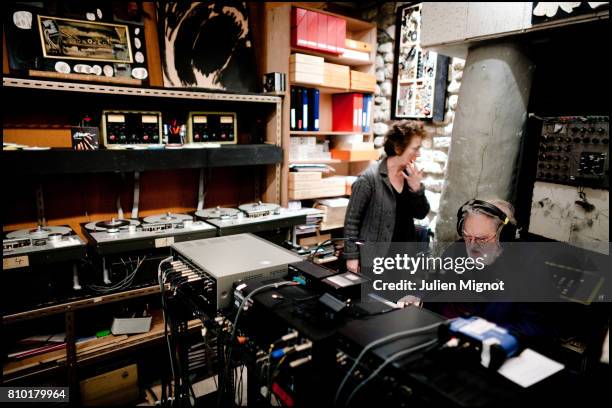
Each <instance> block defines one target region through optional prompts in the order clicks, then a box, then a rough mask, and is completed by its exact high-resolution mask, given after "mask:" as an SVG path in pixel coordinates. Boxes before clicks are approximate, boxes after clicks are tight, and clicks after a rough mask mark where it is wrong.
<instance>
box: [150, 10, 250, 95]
mask: <svg viewBox="0 0 612 408" xmlns="http://www.w3.org/2000/svg"><path fill="white" fill-rule="evenodd" d="M155 5H156V11H157V22H158V32H159V35H160V53H161V58H162V73H163V77H164V86H166V87H198V88H208V89H218V90H229V91H237V92H255V91H256V84H257V72H256V69H255V55H254V51H253V46H252V42H251V32H250V28H249V19H248V9H247V5H246V2H235V1H234V2H223V3H221V2H219V3H211V2H166V1H156V2H155Z"/></svg>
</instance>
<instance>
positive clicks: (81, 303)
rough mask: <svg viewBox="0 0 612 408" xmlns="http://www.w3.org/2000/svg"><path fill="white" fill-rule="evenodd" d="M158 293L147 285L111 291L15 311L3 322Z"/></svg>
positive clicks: (155, 288) (12, 321) (5, 317)
mask: <svg viewBox="0 0 612 408" xmlns="http://www.w3.org/2000/svg"><path fill="white" fill-rule="evenodd" d="M156 293H159V286H158V285H153V286H147V287H144V288H139V289H132V290H127V291H124V292H118V293H112V294H108V295H101V296H92V297H89V298H86V299H81V300H75V301H73V302H67V303H61V304H58V305H53V306H48V307H43V308H40V309H34V310H28V311H26V312H20V313H15V314H11V315H6V316H3V317H2V322H3V323H4V324H7V323H14V322H19V321H23V320H30V319H35V318H38V317H43V316H49V315H53V314H58V313H63V312H68V311H72V310H78V309H84V308H87V307H91V306H98V305H103V304H107V303H113V302H118V301H121V300H125V299H134V298H137V297H142V296H147V295H153V294H156Z"/></svg>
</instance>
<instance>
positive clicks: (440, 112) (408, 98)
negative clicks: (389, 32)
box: [392, 3, 450, 120]
mask: <svg viewBox="0 0 612 408" xmlns="http://www.w3.org/2000/svg"><path fill="white" fill-rule="evenodd" d="M396 27H397V29H396V30H397V32H396V36H395V56H394V64H393V65H394V67H393V68H394V69H393V92H392V100H393V109H392V117H393V118H394V119H433V120H443V119H444V108H445V106H444V105H445V100H446V82H447V77H448V64H449V60H450V58H448V57H445V56H442V55H438V54H437V53H435V52H433V51H425V50H423V49H421V46H420V40H421V4H420V3H416V4H415V3H412V4H408V5H405V6H402V7H400V8H398V11H397V24H396Z"/></svg>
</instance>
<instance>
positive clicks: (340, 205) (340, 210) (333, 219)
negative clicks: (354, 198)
mask: <svg viewBox="0 0 612 408" xmlns="http://www.w3.org/2000/svg"><path fill="white" fill-rule="evenodd" d="M328 201H331V202H329V203H328ZM328 204H329V205H328ZM347 207H348V200H347V199H341V198H339V199H331V200H321V201H320V202H317V204H316V205H315V208H316V209H318V210H321V211H323V221H322V223H321V229H326V228H330V227H338V226H343V225H344V218H345V216H346V209H347Z"/></svg>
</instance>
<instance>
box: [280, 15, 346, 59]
mask: <svg viewBox="0 0 612 408" xmlns="http://www.w3.org/2000/svg"><path fill="white" fill-rule="evenodd" d="M345 39H346V20H344V19H342V18H340V17H335V16H330V15H328V14H324V13H318V12H316V11H311V10H306V9H302V8H299V7H294V8H293V9H292V10H291V46H292V47H297V48H303V49H308V50H313V51H318V52H324V53H328V54H335V55H338V54H341V53H342V52H344V41H345Z"/></svg>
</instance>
